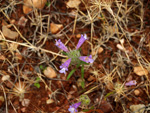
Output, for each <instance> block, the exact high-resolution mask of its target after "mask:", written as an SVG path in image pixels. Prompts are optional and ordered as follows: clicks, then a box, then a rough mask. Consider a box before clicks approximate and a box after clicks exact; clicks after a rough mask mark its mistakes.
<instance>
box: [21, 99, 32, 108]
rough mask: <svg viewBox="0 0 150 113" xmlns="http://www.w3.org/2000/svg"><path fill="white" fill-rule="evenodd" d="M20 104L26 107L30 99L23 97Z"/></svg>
mask: <svg viewBox="0 0 150 113" xmlns="http://www.w3.org/2000/svg"><path fill="white" fill-rule="evenodd" d="M21 104H22V106H26V107H28V106H29V104H30V100H29V99H23V100H22V102H21Z"/></svg>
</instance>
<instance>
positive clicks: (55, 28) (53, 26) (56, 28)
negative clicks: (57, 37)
mask: <svg viewBox="0 0 150 113" xmlns="http://www.w3.org/2000/svg"><path fill="white" fill-rule="evenodd" d="M62 27H63V25H62V24H54V23H51V24H50V30H51V33H53V34H55V33H57V32H58V31H59V30H60V29H61V28H62Z"/></svg>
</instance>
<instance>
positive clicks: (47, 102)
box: [46, 99, 54, 104]
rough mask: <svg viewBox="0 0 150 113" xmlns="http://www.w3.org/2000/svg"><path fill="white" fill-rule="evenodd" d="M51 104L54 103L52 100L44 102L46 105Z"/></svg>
mask: <svg viewBox="0 0 150 113" xmlns="http://www.w3.org/2000/svg"><path fill="white" fill-rule="evenodd" d="M51 103H54V100H53V99H48V100H47V101H46V104H51Z"/></svg>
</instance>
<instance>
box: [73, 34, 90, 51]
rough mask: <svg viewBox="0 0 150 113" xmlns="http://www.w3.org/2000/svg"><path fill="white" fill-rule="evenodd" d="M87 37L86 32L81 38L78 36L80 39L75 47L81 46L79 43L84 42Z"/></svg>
mask: <svg viewBox="0 0 150 113" xmlns="http://www.w3.org/2000/svg"><path fill="white" fill-rule="evenodd" d="M87 39H88V38H87V35H86V34H84V35H81V38H80V40H79V42H78V44H77V46H76V49H79V48H80V47H81V45H82V44H83V43H84V41H85V40H87Z"/></svg>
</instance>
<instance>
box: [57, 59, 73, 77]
mask: <svg viewBox="0 0 150 113" xmlns="http://www.w3.org/2000/svg"><path fill="white" fill-rule="evenodd" d="M70 62H71V58H70V59H68V60H67V61H66V62H65V63H63V64H62V65H61V66H60V69H61V70H60V71H59V72H60V73H64V74H66V71H68V67H69V64H70Z"/></svg>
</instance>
